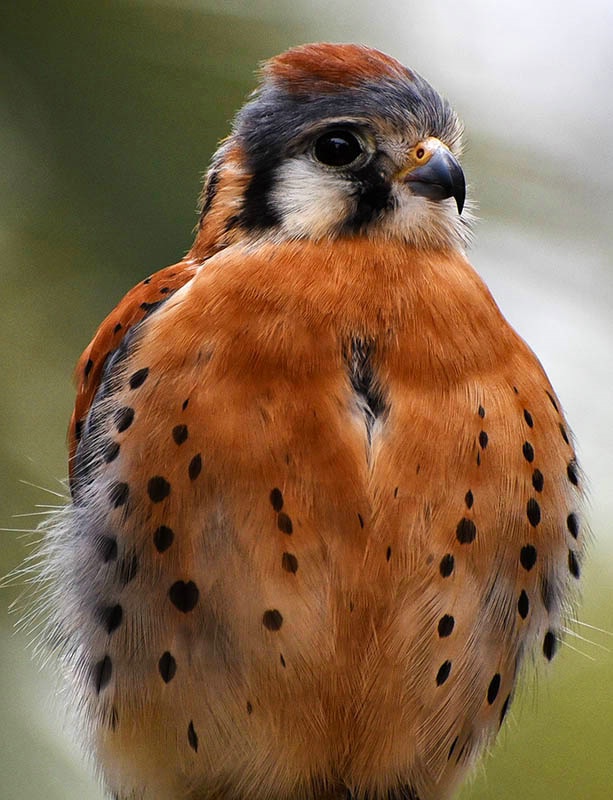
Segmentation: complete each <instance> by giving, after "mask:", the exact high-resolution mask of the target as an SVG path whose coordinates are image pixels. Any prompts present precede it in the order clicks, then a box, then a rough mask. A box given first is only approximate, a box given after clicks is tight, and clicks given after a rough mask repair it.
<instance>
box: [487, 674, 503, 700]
mask: <svg viewBox="0 0 613 800" xmlns="http://www.w3.org/2000/svg"><path fill="white" fill-rule="evenodd" d="M499 690H500V674H499V673H498V672H497V673H496V674H495V675H494V677H493V678H492V680H491V681H490V685H489V686H488V687H487V702H488V704H489V705H490V706H491V705H492V704H493V703H494V701H495V700H496V698H497V697H498V691H499Z"/></svg>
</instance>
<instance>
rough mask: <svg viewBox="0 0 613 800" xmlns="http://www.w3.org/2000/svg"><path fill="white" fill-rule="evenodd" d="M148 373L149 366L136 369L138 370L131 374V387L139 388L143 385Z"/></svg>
mask: <svg viewBox="0 0 613 800" xmlns="http://www.w3.org/2000/svg"><path fill="white" fill-rule="evenodd" d="M148 375H149V367H143V368H142V369H139V370H136V372H135V373H133V374H132V375H131V376H130V380H129V385H130V389H138V388H139V387H140V386H142V385H143V383H144V382H145V381H146V380H147V376H148Z"/></svg>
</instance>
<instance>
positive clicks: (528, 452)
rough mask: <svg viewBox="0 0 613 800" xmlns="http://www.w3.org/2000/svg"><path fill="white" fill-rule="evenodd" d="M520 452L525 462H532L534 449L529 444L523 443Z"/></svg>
mask: <svg viewBox="0 0 613 800" xmlns="http://www.w3.org/2000/svg"><path fill="white" fill-rule="evenodd" d="M522 452H523V454H524V458H525V459H526V461H527V462H528V463H529V464H531V463H532V462H533V461H534V447H532V445H531V444H530V442H524V444H523V446H522Z"/></svg>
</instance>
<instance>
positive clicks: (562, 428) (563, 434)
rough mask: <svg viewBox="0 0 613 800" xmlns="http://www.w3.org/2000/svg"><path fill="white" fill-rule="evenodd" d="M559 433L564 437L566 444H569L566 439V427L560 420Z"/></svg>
mask: <svg viewBox="0 0 613 800" xmlns="http://www.w3.org/2000/svg"><path fill="white" fill-rule="evenodd" d="M560 433H561V434H562V438H563V439H564V441H565V442H566V444H570V442H569V440H568V434H567V433H566V428H565V427H564V425H562V423H561V422H560Z"/></svg>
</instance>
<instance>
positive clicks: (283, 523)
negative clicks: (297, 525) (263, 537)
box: [277, 511, 294, 536]
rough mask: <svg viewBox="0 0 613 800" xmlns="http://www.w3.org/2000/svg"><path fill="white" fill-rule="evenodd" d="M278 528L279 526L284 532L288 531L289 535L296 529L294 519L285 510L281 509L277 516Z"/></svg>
mask: <svg viewBox="0 0 613 800" xmlns="http://www.w3.org/2000/svg"><path fill="white" fill-rule="evenodd" d="M277 528H279V530H280V531H281V532H282V533H287V534H288V536H289V535H290V534H292V533H293V531H294V526H293V525H292V520H291V519H290V517H288V515H287V514H286V513H285V512H284V511H281V512H280V513H279V514H278V516H277Z"/></svg>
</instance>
